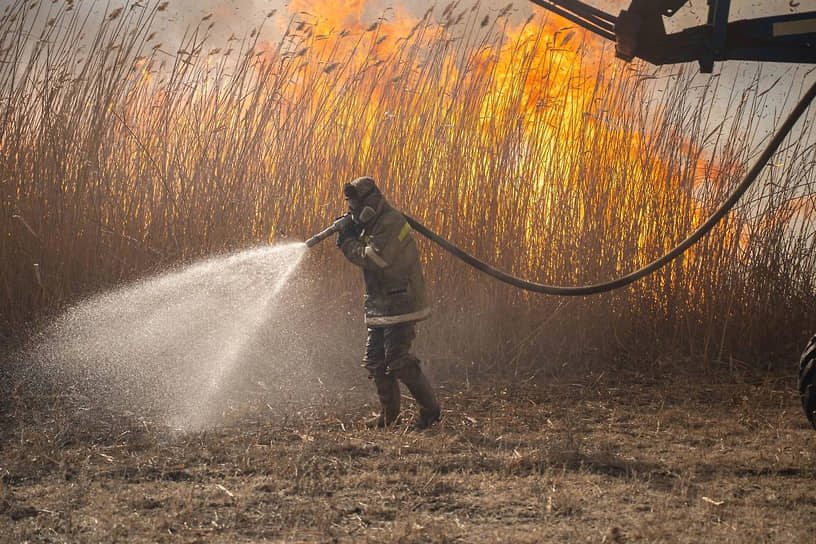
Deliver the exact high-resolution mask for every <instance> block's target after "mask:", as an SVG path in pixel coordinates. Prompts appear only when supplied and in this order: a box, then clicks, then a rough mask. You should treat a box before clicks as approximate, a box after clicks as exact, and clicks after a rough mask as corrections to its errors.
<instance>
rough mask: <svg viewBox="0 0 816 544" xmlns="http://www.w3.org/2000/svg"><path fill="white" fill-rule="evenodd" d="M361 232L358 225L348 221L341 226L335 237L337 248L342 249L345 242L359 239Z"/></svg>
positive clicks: (361, 228)
mask: <svg viewBox="0 0 816 544" xmlns="http://www.w3.org/2000/svg"><path fill="white" fill-rule="evenodd" d="M362 232H363V226H362V225H359V224H357V223H355V222H354V221H349V222H348V223H346V224H345V225H344V226H343V228H342V229H340V233H339V234H338V235H337V247H343V244H344V243H345V242H346V240H350V239H354V238H359V237H360V234H362Z"/></svg>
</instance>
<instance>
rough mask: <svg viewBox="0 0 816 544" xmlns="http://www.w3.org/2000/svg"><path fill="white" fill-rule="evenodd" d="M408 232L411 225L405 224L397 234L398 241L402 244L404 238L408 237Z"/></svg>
mask: <svg viewBox="0 0 816 544" xmlns="http://www.w3.org/2000/svg"><path fill="white" fill-rule="evenodd" d="M409 232H411V225H409V224H408V223H407V222H406V223H405V225H403V226H402V230H401V231H400V233H399V236H398V238H399V241H400V242H402V241H403V240H405V237H406V236H408V233H409Z"/></svg>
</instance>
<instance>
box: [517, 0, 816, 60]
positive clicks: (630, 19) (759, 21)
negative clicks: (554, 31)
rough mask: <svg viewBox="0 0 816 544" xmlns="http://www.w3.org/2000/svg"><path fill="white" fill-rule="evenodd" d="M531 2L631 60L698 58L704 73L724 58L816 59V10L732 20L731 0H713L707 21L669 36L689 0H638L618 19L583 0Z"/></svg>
mask: <svg viewBox="0 0 816 544" xmlns="http://www.w3.org/2000/svg"><path fill="white" fill-rule="evenodd" d="M531 1H532V2H533V3H535V4H537V5H539V6H541V7H543V8H545V9H548V10H550V11H552V12H553V13H557V14H558V15H561V16H562V17H564V18H566V19H568V20H570V21H572V22H574V23H576V24H578V25H579V26H582V27H583V28H585V29H587V30H589V31H591V32H594V33H595V34H598V35H600V36H603V37H604V38H606V39H609V40H614V41H615V42H616V43H615V52H616V54H617V56H618V57H620V58H622V59H624V60H626V61H631V60H632V59H634V58H636V57H637V58H641V59H643V60H646V61H648V62H651V63H652V64H674V63H678V62H690V61H697V62H699V63H700V70H701V71H702V72H711V71H712V69H713V67H714V61H720V60H753V61H771V62H795V63H816V11H808V12H804V13H795V14H788V15H778V16H773V17H760V18H756V19H744V20H739V21H732V22H729V21H728V13H729V10H730V7H731V0H708V20H707V22H706V24H704V25H700V26H695V27H691V28H687V29H684V30H682V31H680V32H676V33H673V34H666V29H665V26H664V25H663V17H664V16H666V17H671V16H672V15H674V14H675V13H676V12H677V10H679V9H680V8H681V7H682V6H683V5H685V4H686V1H687V0H632V2H631V4H630V6H629V8H628V9H625V10H623V11H621V12H620V14H619V15H618V16H617V17H614V16H613V15H611V14H608V13H606V12H604V11H601V10H599V9H597V8H595V7H593V6H590V5H589V4H586V3H584V2H581V1H579V0H531Z"/></svg>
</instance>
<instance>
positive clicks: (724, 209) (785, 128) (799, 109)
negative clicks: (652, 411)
mask: <svg viewBox="0 0 816 544" xmlns="http://www.w3.org/2000/svg"><path fill="white" fill-rule="evenodd" d="M814 97H816V83H814V84H813V85H811V87H810V89H808V91H807V92H806V93H805V94H804V95H802V98H801V99H799V102H798V103H797V104H796V106H795V107H794V108H793V110H791V112H790V114H788V117H787V119H785V122H784V123H782V125H780V127H779V129H777V131H776V133H775V134H774V135H773V138H771V140H770V141H769V142H768V145H767V146H766V147H765V149H764V150H763V152H762V154H761V155H760V156H759V157H758V158H757V160H756V162H755V163H754V165H753V167H752V168H751V169H750V170H749V171H748V173H746V174H745V177H744V178H743V180H742V181H741V182H740V183H739V185H737V186H736V187H735V188H734V190H733V191H732V192H731V193H730V194H729V195H728V198H726V199H725V201H724V202H723V203H722V204H721V205H720V207H719V208H717V209H716V210H715V211H714V213H712V214H711V215H710V216H709V218H708V219H707V220H706V221H705V222H704V223H703V224H701V225H700V226H699V227H697V229H696V230H695V231H693V232H692V233H691V234H690V235H689V236H688V237H687V238H686V239H685V240H683V241H682V242H680V243H679V244H677V245H676V246H675V247H674V248H672V249H671V250H670V251H668V252H667V253H665V254H664V255H662V256H661V257H659V258H657V259H655V260H654V261H652V262H650V263H649V264H647V265H645V266H643V267H642V268H639V269H637V270H635V271H633V272H630V273H629V274H626V275H624V276H621V277H619V278H617V279H614V280H609V281H605V282H602V283H595V284H590V285H579V286H558V285H547V284H543V283H536V282H533V281H528V280H524V279H521V278H518V277H516V276H513V275H511V274H508V273H506V272H504V271H502V270H499V269H498V268H496V267H494V266H491V265H490V264H488V263H486V262H484V261H482V260H480V259H478V258H476V257H474V256H473V255H471V254H470V253H467V252H466V251H464V250H462V249H460V248H459V247H457V246H456V245H455V244H453V243H452V242H450V241H448V240H446V239H445V238H443V237H442V236H440V235H439V234H437V233H435V232H434V231H432V230H431V229H429V228H428V227H426V226H425V225H423V224H422V223H420V222H419V221H418V220H416V219H415V218H413V217H411V216H409V215H406V216H405V219H406V220H407V221H408V223H409V224H410V225H411V227H412V228H413V229H414V230H416V231H417V232H418V233H420V234H422V235H423V236H425V237H426V238H428V239H429V240H431V241H432V242H434V243H435V244H437V245H438V246H440V247H441V248H443V249H444V250H446V251H448V252H449V253H451V254H452V255H453V256H454V257H456V258H458V259H461V260H462V261H464V262H466V263H467V264H469V265H470V266H472V267H474V268H476V269H477V270H479V271H480V272H483V273H485V274H487V275H489V276H492V277H494V278H496V279H497V280H499V281H502V282H504V283H508V284H510V285H512V286H514V287H517V288H519V289H523V290H526V291H533V292H535V293H543V294H547V295H559V296H585V295H594V294H598V293H604V292H606V291H612V290H615V289H620V288H621V287H625V286H627V285H629V284H630V283H633V282H636V281H637V280H639V279H641V278H644V277H646V276H648V275H649V274H652V273H653V272H655V271H656V270H658V269H660V268H662V267H663V266H665V265H667V264H668V263H670V262H671V261H673V260H674V259H676V258H677V257H679V256H680V255H682V254H683V253H685V252H686V250H688V249H689V248H690V247H691V246H692V245H694V244H695V243H697V242H698V241H699V240H700V239H701V238H702V237H703V236H705V235H706V234H708V233H709V231H711V229H712V228H714V226H715V225H716V224H717V223H719V222H720V220H721V219H722V218H723V217H725V215H726V214H728V212H730V211H731V209H732V208H733V207H734V205H735V204H736V203H737V202H738V201H739V199H740V198H741V197H742V195H743V194H745V191H747V190H748V188H749V187H751V185H752V184H753V183H754V182H755V181H756V179H757V177H759V174H760V172H761V171H762V169H763V168H764V167H765V165H766V164H767V163H768V160H770V158H771V157H772V156H773V154H774V153H776V151H777V149H779V146H780V145H781V144H782V141H783V140H784V139H785V138H786V137H787V136H788V134H790V131H791V129H793V126H794V125H795V124H796V122H797V121H798V120H799V118H800V117H801V116H802V114H803V113H804V112H805V110H807V109H808V107H809V106H810V103H811V102H812V101H813V99H814ZM351 220H352V219H351V215H350V214H346V215H344V216H342V217H340V218H338V219H336V220H335V221H334V223H333V224H332V225H331V226H330V227H328V228H327V229H325V230H323V231H322V232H320V233H318V234H316V235H315V236H313V237H311V238H309V239H308V240H307V241H306V245H307V246H308V247H312V246H314V245H315V244H317V243H318V242H320V241H322V240H325V239H326V238H328V237H329V236H331V235H332V234H334V233H336V232H339V231H340V230H342V229H343V227H344V225H345V224H346V223H348V222H349V221H351Z"/></svg>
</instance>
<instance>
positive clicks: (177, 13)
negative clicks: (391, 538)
mask: <svg viewBox="0 0 816 544" xmlns="http://www.w3.org/2000/svg"><path fill="white" fill-rule="evenodd" d="M62 1H63V0H55V2H62ZM43 2H44V3H43V6H44V7H46V8H47V7H54V5H57V4H54V3H52V0H43ZM298 2H299V5H304V4H306V5H308V6H309V13H310V14H311V15H313V16H318V17H319V16H320V9H321V7H322V6H327V7H328V6H331V7H334V8H335V9H336V6H337V5H338V4H337V2H336V0H332V1H330V2H329V1H327V0H298ZM11 3H12V0H0V8H2V7H4V6H5V5H9V4H11ZM125 3H126V2H125V1H123V0H110V2H107V1H105V2H103V1H96V2H91V1H90V0H76V4H77V5H78V6H80V5H81V6H91V5H92V6H94V7H93V10H94V11H95V12H96V13H97V16H98V17H101V15H102V13H103V12H104V10H105V6H106V5H108V6H110V9H114V8H116V7H120V6H123V5H125ZM356 3H357V4H359V3H362V4H365V9H364V11H363V17H364V18H367V19H369V20H374V19H376V18H377V17H379V16H381V15H385V16H386V17H387V18H389V19H392V20H393V18H394V17H395V16H396V13H397V12H402V13H406V12H407V13H408V14H410V15H413V16H415V17H417V18H418V17H420V16H421V15H422V14H423V13H424V12H425V11H427V9H428V8H429V7H431V6H434V5H435V6H437V8H438V10H437V11H438V12H439V11H441V10H442V8H443V7H444V6H446V5H447V4H448V2H447V1H441V2H427V1H419V0H405V1H403V2H394V1H393V0H351V1H350V2H347V4H349V5H353V4H356ZM474 3H475V1H474V0H462V1H460V2H459V8H458V9H462V8H466V7H467V6H470V5H473V4H474ZM508 3H509V2H508V0H481V1H480V4H481V6H482V7H481V9H482V10H483V11H485V12H487V13H490V12H494V13H495V12H497V11H499V10H501V9H503V8H504V7H505V6H506V5H507V4H508ZM588 3H590V4H592V5H594V6H596V7H598V8H601V9H603V10H605V11H607V12H609V13H612V14H615V15H617V13H619V11H620V10H621V9H623V8H625V7H627V6H628V5H629V4H630V0H592V1H589V2H588ZM127 4H128V5H132V4H133V2H128V3H127ZM792 4H793V5H792ZM289 5H290V2H289V0H286V1H284V0H220V1H218V0H169V3H168V5H167V9H166V10H165V11H163V12H162V13H160V14H159V17H158V18H157V24H156V29H157V30H158V31H159V33H160V36H161V37H160V39H161V41H163V42H164V43H165V47H166V48H167V49H168V50H172V48H173V47H174V46H175V45H177V44H178V43H179V40H180V38H181V36H182V34H183V33H184V30H185V29H187V28H188V27H191V26H194V25H196V24H197V23H198V22H199V21H201V18H202V17H203V16H204V15H206V14H210V13H212V14H213V17H212V19H211V20H212V21H216V26H215V27H214V29H213V31H212V39H213V42H214V45H215V46H220V45H223V43H224V41H225V40H226V39H227V38H228V37H229V36H230V35H232V34H234V35H235V36H237V37H238V38H239V39H240V38H241V37H243V36H246V35H247V34H249V32H250V31H251V30H252V29H253V28H254V27H257V26H258V25H259V24H261V23H264V25H265V29H266V30H267V32H270V37H272V35H271V33H272V31H273V30H274V29H276V28H278V24H277V23H276V22H275V21H274V20H270V19H267V18H266V15H267V14H268V13H269V12H270V11H271V10H273V9H276V10H278V15H279V16H280V15H282V16H283V17H288V15H289V12H290V10H289ZM389 8H394V9H389ZM707 9H708V8H707V3H706V1H705V0H691V1H690V2H689V3H687V4H686V5H685V6H684V7H683V8H682V9H681V10H680V11H679V12H678V13H677V15H675V16H674V17H672V18H671V19H666V20H665V21H666V26H667V30H668V31H670V32H673V31H678V30H680V29H682V28H685V27H689V26H693V25H697V24H701V23H702V22H704V21H705V18H706V14H707ZM807 10H816V0H764V1H757V0H742V1H741V0H734V1H733V2H732V8H731V20H736V19H742V18H750V17H757V16H762V15H776V14H783V13H791V12H803V11H807ZM0 11H2V9H0ZM534 12H539V13H544V12H545V10H543V8H540V7H538V6H535V5H534V4H532V3H531V2H528V1H521V0H516V1H514V2H513V16H514V17H515V18H516V19H517V20H519V21H521V20H523V19H526V18H527V17H528V16H529V15H530V14H531V13H534ZM553 17H555V15H553ZM565 24H570V23H568V22H565ZM162 34H163V35H162ZM758 67H761V70H762V74H763V78H762V80H761V82H760V83H761V86H767V85H770V84H771V82H773V81H775V80H776V79H778V78H780V77H781V83H780V84H779V85H777V89H776V91H775V92H777V93H779V95H780V96H781V94H782V92H783V91H784V90H786V89H787V88H788V87H790V86H791V85H797V84H798V83H800V82H801V80H802V74H803V73H804V72H805V71H806V68H809V67H802V66H796V65H793V64H786V63H780V64H772V63H762V64H761V65H760V64H759V63H743V62H727V63H723V62H718V63H715V67H714V71H715V73H718V72H719V73H721V84H722V83H726V85H727V86H729V87H730V86H736V87H737V88H740V87H742V88H744V87H745V86H746V85H747V84H748V82H749V81H751V79H753V77H754V76H755V72H756V70H757V68H758ZM695 69H696V67H695ZM812 78H816V73H814V74H813V76H812ZM780 101H781V99H780ZM779 106H780V107H781V106H782V105H781V104H779ZM780 109H790V105H787V106H785V107H784V108H780ZM767 114H768V115H769V116H773V115H774V112H771V111H769V112H767ZM772 128H773V127H772V125H771V124H769V125H768V129H767V130H771V129H772Z"/></svg>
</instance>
